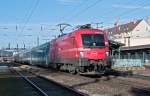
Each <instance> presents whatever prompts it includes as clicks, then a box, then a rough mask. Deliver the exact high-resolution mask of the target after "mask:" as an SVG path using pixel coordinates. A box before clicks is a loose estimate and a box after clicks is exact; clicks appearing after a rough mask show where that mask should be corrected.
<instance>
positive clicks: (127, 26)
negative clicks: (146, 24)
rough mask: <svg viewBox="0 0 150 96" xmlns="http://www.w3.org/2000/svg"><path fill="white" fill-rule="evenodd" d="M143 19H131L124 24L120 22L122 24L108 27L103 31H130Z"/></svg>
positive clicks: (114, 32) (118, 32)
mask: <svg viewBox="0 0 150 96" xmlns="http://www.w3.org/2000/svg"><path fill="white" fill-rule="evenodd" d="M142 20H143V19H139V20H135V21H131V22H129V23H126V24H122V25H116V26H115V27H112V28H108V29H106V30H105V31H106V32H111V34H113V35H115V34H120V33H122V32H125V31H126V32H130V31H132V30H133V29H134V28H135V27H136V26H137V25H138V24H139V23H140V22H141V21H142Z"/></svg>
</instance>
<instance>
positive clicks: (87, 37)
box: [49, 29, 111, 74]
mask: <svg viewBox="0 0 150 96" xmlns="http://www.w3.org/2000/svg"><path fill="white" fill-rule="evenodd" d="M108 54H109V44H108V38H107V36H106V32H104V31H102V30H98V29H78V30H76V31H73V32H71V33H68V34H66V35H62V36H60V37H58V38H55V39H53V40H52V41H51V42H50V50H49V57H50V60H49V61H50V66H53V67H55V68H57V69H59V70H67V71H69V72H70V73H77V72H78V73H83V74H84V73H93V72H94V73H95V72H96V73H104V72H105V71H107V70H110V69H111V64H110V63H108V62H107V58H108Z"/></svg>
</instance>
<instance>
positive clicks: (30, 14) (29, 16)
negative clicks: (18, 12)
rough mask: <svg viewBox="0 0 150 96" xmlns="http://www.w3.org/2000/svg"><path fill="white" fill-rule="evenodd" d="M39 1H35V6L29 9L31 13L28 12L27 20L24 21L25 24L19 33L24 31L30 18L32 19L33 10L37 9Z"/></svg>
mask: <svg viewBox="0 0 150 96" xmlns="http://www.w3.org/2000/svg"><path fill="white" fill-rule="evenodd" d="M39 1H40V0H36V2H35V5H34V6H33V8H32V9H31V11H30V13H29V15H28V16H27V19H26V21H25V23H24V25H23V28H22V30H21V32H23V31H24V29H25V27H26V26H27V24H28V22H29V20H30V18H31V17H32V15H33V13H34V11H35V9H36V8H37V6H38V4H39Z"/></svg>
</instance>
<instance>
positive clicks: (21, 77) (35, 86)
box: [0, 64, 87, 96]
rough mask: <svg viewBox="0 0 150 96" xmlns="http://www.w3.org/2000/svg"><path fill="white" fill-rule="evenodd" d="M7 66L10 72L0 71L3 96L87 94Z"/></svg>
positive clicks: (83, 95) (68, 95)
mask: <svg viewBox="0 0 150 96" xmlns="http://www.w3.org/2000/svg"><path fill="white" fill-rule="evenodd" d="M4 65H5V64H4ZM5 68H6V69H8V70H7V71H8V72H0V85H1V88H0V93H1V96H62V94H63V96H87V95H86V94H83V93H80V92H78V91H76V90H74V89H72V88H68V87H66V86H62V85H59V84H56V82H53V81H50V80H48V79H44V78H43V77H40V76H37V75H35V74H32V73H29V72H25V71H19V70H17V69H15V68H12V67H10V66H8V67H5ZM7 89H8V90H7Z"/></svg>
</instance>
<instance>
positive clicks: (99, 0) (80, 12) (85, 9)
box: [68, 0, 103, 21]
mask: <svg viewBox="0 0 150 96" xmlns="http://www.w3.org/2000/svg"><path fill="white" fill-rule="evenodd" d="M101 1H103V0H96V1H95V2H94V3H92V4H90V5H89V6H87V7H86V8H84V9H83V10H81V11H79V12H77V13H76V14H75V15H72V16H71V17H70V18H68V21H70V20H71V19H73V18H75V17H76V18H77V17H78V16H80V15H81V14H83V13H84V12H86V11H88V10H89V9H90V8H92V7H94V6H95V5H97V4H98V3H100V2H101Z"/></svg>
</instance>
